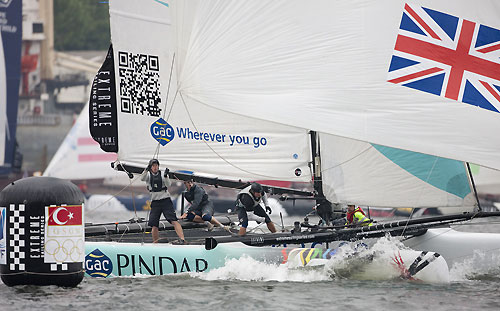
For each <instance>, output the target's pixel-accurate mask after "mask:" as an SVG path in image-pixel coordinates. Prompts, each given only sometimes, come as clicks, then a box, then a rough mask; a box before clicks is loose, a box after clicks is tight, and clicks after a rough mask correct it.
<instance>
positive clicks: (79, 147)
mask: <svg viewBox="0 0 500 311" xmlns="http://www.w3.org/2000/svg"><path fill="white" fill-rule="evenodd" d="M88 124H89V114H88V105H86V106H85V107H84V109H83V110H82V112H81V113H80V115H79V116H78V119H77V120H76V122H75V124H74V125H73V127H72V128H71V130H70V131H69V133H68V134H67V135H66V137H65V138H64V140H63V142H62V143H61V146H59V149H57V152H56V153H55V154H54V156H53V157H52V159H51V161H50V163H49V165H48V166H47V168H46V169H45V171H44V172H43V176H51V177H57V178H63V179H70V180H83V179H109V180H112V182H111V183H114V184H123V185H126V184H129V182H128V177H127V174H125V173H123V172H118V171H115V170H113V169H112V168H111V165H110V164H111V162H114V161H115V160H116V154H113V153H105V152H104V151H102V150H101V149H100V148H99V144H98V143H96V142H95V141H94V140H93V139H92V137H90V133H89V128H88Z"/></svg>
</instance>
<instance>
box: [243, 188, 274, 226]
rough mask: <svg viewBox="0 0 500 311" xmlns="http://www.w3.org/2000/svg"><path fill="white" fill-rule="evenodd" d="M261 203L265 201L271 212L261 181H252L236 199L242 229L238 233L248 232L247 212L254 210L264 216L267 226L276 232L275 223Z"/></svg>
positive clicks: (267, 208) (268, 210) (258, 214)
mask: <svg viewBox="0 0 500 311" xmlns="http://www.w3.org/2000/svg"><path fill="white" fill-rule="evenodd" d="M261 203H264V205H265V207H266V211H267V212H269V214H271V212H272V211H271V208H270V207H269V203H268V201H267V196H266V194H265V193H264V189H263V188H262V186H261V185H260V184H259V183H252V184H251V185H250V186H248V187H246V188H245V189H243V190H241V191H240V193H239V194H238V197H237V199H236V211H237V212H238V219H239V221H240V231H239V232H238V234H239V235H240V236H243V235H245V234H246V233H247V227H248V214H247V212H253V213H254V214H255V215H257V216H260V217H263V218H264V219H265V222H266V225H267V228H268V229H269V231H271V232H273V233H274V232H276V228H275V227H274V223H273V222H272V221H271V218H269V215H267V214H266V212H265V211H264V209H263V208H262V205H261Z"/></svg>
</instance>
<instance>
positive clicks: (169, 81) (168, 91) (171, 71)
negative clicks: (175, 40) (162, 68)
mask: <svg viewBox="0 0 500 311" xmlns="http://www.w3.org/2000/svg"><path fill="white" fill-rule="evenodd" d="M174 62H175V53H174V55H173V56H172V64H171V65H170V75H169V77H168V87H167V96H166V97H165V110H164V111H163V117H165V112H166V111H167V104H168V94H170V83H171V82H172V73H173V72H174ZM172 106H173V103H172ZM170 109H172V108H170ZM169 115H170V114H169Z"/></svg>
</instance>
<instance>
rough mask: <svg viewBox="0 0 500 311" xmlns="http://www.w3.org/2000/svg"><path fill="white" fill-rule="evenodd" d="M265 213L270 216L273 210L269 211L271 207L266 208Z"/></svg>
mask: <svg viewBox="0 0 500 311" xmlns="http://www.w3.org/2000/svg"><path fill="white" fill-rule="evenodd" d="M266 212H267V213H268V214H269V215H271V213H272V212H273V210H272V209H271V207H269V206H266Z"/></svg>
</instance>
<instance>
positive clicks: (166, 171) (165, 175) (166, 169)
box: [163, 167, 170, 177]
mask: <svg viewBox="0 0 500 311" xmlns="http://www.w3.org/2000/svg"><path fill="white" fill-rule="evenodd" d="M168 172H170V170H169V169H168V167H167V168H165V173H163V177H167V176H168Z"/></svg>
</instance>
